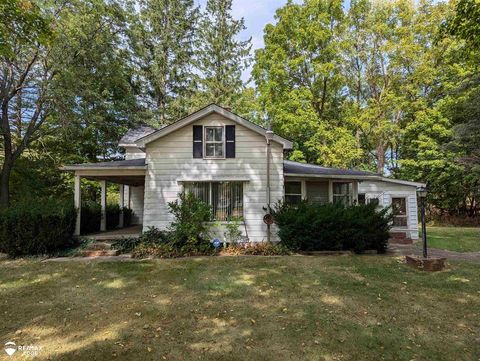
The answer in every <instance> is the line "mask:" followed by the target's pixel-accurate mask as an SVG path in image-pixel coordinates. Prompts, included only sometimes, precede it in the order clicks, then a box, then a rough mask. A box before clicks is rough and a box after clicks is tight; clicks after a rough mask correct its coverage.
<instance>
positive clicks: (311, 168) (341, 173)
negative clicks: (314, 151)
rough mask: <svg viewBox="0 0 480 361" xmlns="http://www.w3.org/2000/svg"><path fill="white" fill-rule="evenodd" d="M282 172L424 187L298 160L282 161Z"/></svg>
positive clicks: (369, 173)
mask: <svg viewBox="0 0 480 361" xmlns="http://www.w3.org/2000/svg"><path fill="white" fill-rule="evenodd" d="M283 172H284V174H285V176H291V177H300V178H302V177H303V178H306V177H319V178H337V179H356V180H371V181H382V182H388V183H395V184H402V185H406V186H412V187H424V186H425V184H424V183H419V182H411V181H406V180H401V179H393V178H387V177H383V176H381V175H380V174H377V173H372V172H366V171H363V170H356V169H340V168H328V167H322V166H319V165H315V164H306V163H299V162H292V161H290V160H284V161H283Z"/></svg>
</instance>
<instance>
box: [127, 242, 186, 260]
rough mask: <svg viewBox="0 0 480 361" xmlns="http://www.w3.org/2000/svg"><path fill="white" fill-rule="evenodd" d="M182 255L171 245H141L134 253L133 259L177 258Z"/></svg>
mask: <svg viewBox="0 0 480 361" xmlns="http://www.w3.org/2000/svg"><path fill="white" fill-rule="evenodd" d="M181 256H182V254H181V253H180V252H179V250H178V249H176V248H175V247H173V246H172V245H171V244H166V243H165V244H139V245H138V246H137V247H135V249H134V250H133V252H132V257H133V258H146V257H155V258H177V257H181Z"/></svg>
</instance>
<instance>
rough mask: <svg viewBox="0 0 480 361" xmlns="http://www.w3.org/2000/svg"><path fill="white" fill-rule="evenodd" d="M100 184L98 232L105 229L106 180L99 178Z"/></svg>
mask: <svg viewBox="0 0 480 361" xmlns="http://www.w3.org/2000/svg"><path fill="white" fill-rule="evenodd" d="M100 186H101V187H102V196H101V199H100V205H101V218H100V232H104V231H106V230H107V181H105V180H101V181H100Z"/></svg>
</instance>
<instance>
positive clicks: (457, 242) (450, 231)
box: [427, 227, 480, 252]
mask: <svg viewBox="0 0 480 361" xmlns="http://www.w3.org/2000/svg"><path fill="white" fill-rule="evenodd" d="M427 237H428V238H427V241H428V246H429V247H432V248H438V249H446V250H449V251H457V252H478V251H480V228H473V227H470V228H468V227H428V228H427Z"/></svg>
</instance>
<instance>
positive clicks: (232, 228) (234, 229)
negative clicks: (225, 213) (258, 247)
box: [225, 217, 242, 244]
mask: <svg viewBox="0 0 480 361" xmlns="http://www.w3.org/2000/svg"><path fill="white" fill-rule="evenodd" d="M241 221H242V218H241V217H229V218H228V220H227V224H226V225H225V228H226V231H225V238H226V239H227V241H228V242H229V243H230V244H235V243H237V242H238V241H239V240H240V238H241V237H242V231H241V230H240V222H241Z"/></svg>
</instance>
